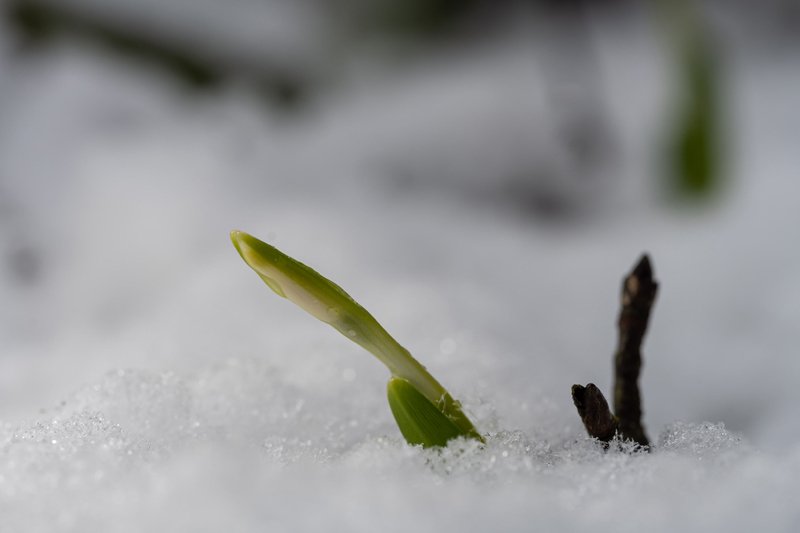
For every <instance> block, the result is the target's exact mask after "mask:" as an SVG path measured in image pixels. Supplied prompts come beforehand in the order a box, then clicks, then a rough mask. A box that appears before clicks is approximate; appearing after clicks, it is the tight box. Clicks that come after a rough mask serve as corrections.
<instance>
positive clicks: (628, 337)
mask: <svg viewBox="0 0 800 533" xmlns="http://www.w3.org/2000/svg"><path fill="white" fill-rule="evenodd" d="M657 292H658V283H657V282H656V281H655V280H654V279H653V270H652V268H651V266H650V259H649V258H648V257H647V255H643V256H642V258H641V259H640V260H639V262H638V263H637V264H636V266H635V267H634V269H633V271H631V273H630V274H628V275H627V276H626V277H625V279H624V280H623V281H622V307H621V309H620V313H619V319H618V320H617V327H618V332H619V336H618V341H617V349H616V353H615V355H614V411H615V413H616V416H615V415H614V414H612V413H611V411H610V409H609V407H608V402H607V401H606V399H605V397H604V396H603V394H602V393H601V392H600V389H598V388H597V387H596V386H594V385H593V384H591V383H590V384H589V385H587V386H586V387H582V386H580V385H573V387H572V399H573V401H574V403H575V407H576V408H577V409H578V414H579V415H580V417H581V420H582V421H583V424H584V426H585V427H586V431H587V432H588V433H589V435H591V436H592V437H595V438H597V439H599V440H602V441H604V442H608V441H609V440H611V439H612V438H613V437H614V435H615V434H617V433H618V434H619V435H620V436H621V437H622V438H624V439H629V440H633V441H635V442H637V443H639V444H641V445H642V446H647V445H649V440H648V439H647V435H646V433H645V431H644V426H643V425H642V407H641V403H642V400H641V394H640V392H639V373H640V371H641V368H642V353H641V347H642V341H643V340H644V335H645V333H646V332H647V325H648V322H649V320H650V311H651V310H652V307H653V303H654V302H655V299H656V294H657Z"/></svg>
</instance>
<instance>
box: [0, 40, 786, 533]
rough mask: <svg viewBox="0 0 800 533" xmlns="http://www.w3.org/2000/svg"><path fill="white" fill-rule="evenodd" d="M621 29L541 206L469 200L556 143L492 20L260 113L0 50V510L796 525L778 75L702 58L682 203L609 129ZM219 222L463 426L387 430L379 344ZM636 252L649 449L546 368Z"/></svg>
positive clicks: (120, 69)
mask: <svg viewBox="0 0 800 533" xmlns="http://www.w3.org/2000/svg"><path fill="white" fill-rule="evenodd" d="M627 38H628V39H634V41H635V42H637V46H630V44H629V41H625V39H622V38H621V37H619V35H617V36H616V37H614V38H611V37H609V38H607V39H606V40H604V41H602V43H603V47H601V56H602V60H603V62H604V69H606V72H609V73H611V75H609V76H608V80H607V83H608V84H609V87H608V91H607V94H608V95H609V99H610V101H609V106H610V107H609V109H610V110H611V114H610V117H611V120H612V121H613V123H614V126H615V127H616V128H617V129H618V131H619V133H620V143H621V153H622V158H621V162H620V163H619V165H620V168H619V169H618V171H617V173H616V174H617V177H616V180H615V181H613V182H612V183H611V184H610V185H609V187H611V191H612V192H613V194H610V195H608V196H609V197H610V198H611V199H609V198H608V197H607V198H605V199H604V200H603V201H601V202H600V204H601V205H602V206H604V207H603V208H602V209H598V210H596V211H592V210H587V211H582V212H581V214H579V215H578V216H577V217H576V219H575V220H573V221H572V222H568V223H566V224H563V225H558V224H556V225H548V224H542V223H539V222H537V221H536V220H535V219H533V220H532V219H529V218H526V217H524V216H523V215H521V214H520V212H519V211H517V210H513V209H512V210H511V211H509V210H506V209H503V206H502V205H498V204H502V202H503V200H502V198H501V197H498V198H500V199H498V198H490V201H488V202H484V201H483V199H484V198H485V197H486V196H487V195H489V193H488V192H487V190H488V189H486V188H485V187H487V185H485V184H486V183H487V182H486V180H487V179H488V180H490V182H491V180H493V179H496V180H501V182H502V180H503V179H506V178H508V168H509V167H510V166H513V165H512V163H513V164H514V165H519V166H523V167H524V166H525V165H532V166H535V165H538V164H539V163H541V165H542V166H550V167H554V168H557V167H558V166H559V165H560V164H561V163H559V161H560V159H559V158H560V157H561V155H558V154H556V155H555V156H553V157H555V158H556V159H555V160H553V159H549V157H551V155H552V154H551V151H550V150H548V149H547V146H549V145H550V144H551V143H553V142H554V141H553V139H552V138H548V134H547V133H546V132H547V129H546V128H543V129H542V130H525V128H524V124H525V122H526V121H530V122H532V123H535V122H536V121H537V117H542V121H543V124H547V122H546V121H547V116H548V113H547V109H546V106H544V105H543V104H540V103H537V102H538V100H537V98H536V97H535V96H533V97H531V99H530V101H529V100H527V99H526V98H527V96H530V95H536V94H540V93H541V91H542V88H541V87H540V86H538V85H537V84H538V83H540V82H539V81H538V80H539V78H538V77H537V76H536V75H526V74H524V72H525V70H524V68H523V67H522V65H523V63H524V59H521V58H524V57H525V55H524V53H522V52H521V50H520V48H519V46H517V45H516V44H514V43H511V44H509V45H507V46H499V47H496V48H493V49H491V50H488V51H485V52H481V53H480V54H479V55H478V56H470V57H469V58H464V60H458V58H455V59H452V60H446V61H442V60H440V59H437V58H436V57H433V58H432V59H430V60H429V63H430V64H428V65H426V66H424V68H416V69H411V70H410V71H409V72H406V73H405V75H404V76H396V75H391V74H390V73H387V72H384V71H382V70H381V69H380V68H372V67H364V68H363V69H362V70H360V71H359V73H358V75H355V76H353V78H352V79H351V80H349V81H345V82H342V83H343V85H347V84H348V83H349V84H350V86H348V87H340V88H339V89H338V90H337V91H333V92H332V93H331V94H329V95H328V96H327V97H326V98H323V99H322V101H321V102H319V103H318V104H316V106H315V108H314V110H313V111H311V112H309V113H308V114H307V115H305V116H303V117H302V118H301V119H299V120H297V121H296V122H294V123H292V124H287V123H286V122H285V119H284V118H281V117H279V116H272V115H271V114H270V113H269V112H265V111H264V108H263V107H262V105H261V104H260V103H259V101H258V99H257V98H256V97H254V96H252V95H250V94H248V93H247V91H246V90H243V89H240V88H230V89H228V90H224V91H222V92H218V93H214V94H212V95H207V96H202V95H189V94H187V93H185V92H184V91H183V90H181V89H180V88H178V87H176V86H175V85H174V84H171V83H170V82H168V81H164V80H163V79H161V78H160V77H157V75H156V74H152V73H150V72H149V71H148V70H146V69H132V68H131V67H129V66H127V65H125V64H119V63H116V62H115V61H114V60H113V59H110V58H109V57H107V56H104V55H103V54H101V53H98V52H95V51H93V50H91V49H87V48H84V47H82V46H81V45H78V44H69V43H68V44H64V45H62V46H60V47H58V48H55V49H53V50H51V51H50V52H48V53H46V54H41V55H38V56H31V57H28V58H27V59H26V60H24V61H23V60H20V59H19V57H18V56H13V55H11V54H10V53H5V54H3V56H2V59H0V84H1V90H0V116H2V117H3V120H2V122H1V123H0V216H2V226H0V256H2V257H3V260H4V262H5V263H4V266H3V268H4V270H3V274H2V275H0V301H2V302H3V305H2V307H0V420H3V422H2V423H0V531H3V532H6V531H7V532H49V533H52V532H67V531H76V532H77V531H82V532H85V531H103V532H133V531H192V532H203V531H209V532H211V531H274V532H283V531H286V532H292V531H342V532H345V531H348V532H352V531H364V532H366V531H370V532H374V531H385V532H392V531H415V532H428V531H430V532H434V531H460V532H469V531H476V532H478V531H595V532H604V531H608V532H611V531H614V532H627V531H630V532H634V531H636V532H638V531H652V532H659V531H663V532H675V531H705V532H707V531H726V532H737V531H742V532H744V531H748V532H751V531H770V532H791V531H797V530H798V528H799V527H800V507H798V505H797V501H798V497H800V423H798V418H797V413H796V398H797V394H796V391H797V387H796V380H797V378H798V376H800V358H798V357H797V327H796V324H797V317H798V316H800V314H799V313H800V307H799V306H800V303H799V302H800V246H798V228H800V209H797V205H798V204H797V199H798V198H799V197H800V180H797V179H796V178H797V175H796V174H797V168H800V164H799V163H800V160H798V152H797V150H796V141H797V139H798V138H800V131H798V129H797V128H798V124H800V106H798V105H797V94H798V91H797V88H798V87H800V75H799V74H798V73H800V71H799V70H798V69H796V68H794V69H792V68H786V65H785V64H784V63H782V62H781V61H782V60H781V58H780V57H778V58H772V60H771V61H761V58H755V59H754V58H752V57H748V56H746V55H744V56H740V57H738V58H737V61H732V62H731V68H730V69H729V70H728V75H729V76H730V80H729V84H728V86H729V87H730V88H731V90H730V94H729V95H728V97H729V100H730V101H729V105H730V107H731V109H732V114H731V120H732V123H733V124H734V126H735V127H733V126H732V127H731V137H732V138H731V143H732V146H735V147H736V149H735V150H732V151H731V152H730V155H731V157H732V160H733V163H732V168H731V169H730V174H731V176H732V178H731V180H730V181H729V182H728V183H727V187H726V189H725V191H724V195H723V197H722V198H721V199H720V201H719V202H718V203H717V204H715V205H714V206H713V207H711V208H709V209H706V210H697V211H692V210H689V211H685V212H683V211H680V210H675V209H672V208H667V207H664V206H663V205H659V204H658V203H657V202H656V201H655V200H654V195H653V194H652V193H653V187H654V186H653V184H654V183H655V179H654V178H653V177H652V176H653V175H654V172H655V171H654V169H653V168H651V167H648V166H647V165H646V164H645V162H644V159H645V157H644V156H643V155H642V154H643V153H644V152H646V149H647V147H648V146H650V145H648V144H647V143H648V142H653V135H652V132H653V131H656V130H657V125H658V124H659V122H658V121H659V118H660V117H659V116H658V113H657V112H656V111H654V110H658V109H664V106H665V102H666V100H667V95H666V94H665V91H666V89H664V87H665V85H666V84H664V83H662V81H663V79H664V76H665V73H664V65H663V61H662V62H661V63H660V62H659V57H660V56H659V55H658V54H657V53H656V52H655V46H654V44H653V43H652V42H649V41H648V40H647V39H644V38H643V37H642V36H641V35H632V36H628V37H627ZM637 39H638V41H636V40H637ZM3 42H5V40H4V41H3ZM6 52H8V50H6ZM795 65H796V63H795ZM520 72H522V74H520ZM633 81H635V83H634V82H633ZM526 95H527V96H526ZM792 102H793V104H794V105H787V103H792ZM528 104H530V105H531V107H530V108H528V107H526V106H527V105H528ZM519 109H530V111H525V112H518V110H519ZM528 113H529V114H528ZM490 117H494V118H490ZM497 117H499V118H497ZM521 130H524V131H526V132H527V133H525V136H524V137H522V140H520V131H521ZM531 131H533V132H537V131H544V132H545V133H542V134H539V133H537V134H536V135H533V134H532V133H530V132H531ZM537 136H541V139H539V137H537ZM645 139H647V141H645ZM528 145H531V146H528ZM460 150H464V151H465V152H466V153H467V154H468V159H466V160H460V161H461V162H453V165H454V166H452V167H450V166H448V165H449V163H448V161H449V160H450V157H451V156H450V155H447V156H446V157H445V156H442V154H453V155H452V157H453V158H454V159H455V154H458V153H459V152H460ZM481 150H484V151H483V152H482V151H481ZM484 156H485V157H484ZM473 160H474V161H475V162H476V163H475V164H474V165H473V164H470V163H469V161H473ZM464 161H467V163H464ZM397 168H402V169H403V173H404V174H403V175H404V176H407V175H409V173H410V174H413V175H414V176H415V180H416V181H417V182H419V183H422V184H423V185H422V189H420V188H418V187H416V186H412V187H408V188H404V187H405V186H404V185H403V184H402V183H403V179H401V180H399V181H398V179H397V172H396V169H397ZM437 179H438V180H439V181H437ZM581 187H582V185H580V184H579V183H576V184H570V185H569V189H570V190H569V191H567V192H568V193H569V194H571V195H577V196H580V195H581V194H588V195H591V194H594V191H595V189H594V185H587V186H586V187H587V188H586V189H584V190H583V191H582V190H581ZM452 191H455V192H452ZM470 198H472V199H474V201H473V200H470ZM234 228H237V229H242V230H246V231H249V232H252V233H253V234H254V235H257V236H259V237H261V238H264V239H266V240H269V241H270V242H272V243H274V244H275V245H276V246H278V247H280V248H281V249H282V250H284V251H285V252H287V253H288V254H290V255H292V256H295V257H297V258H299V259H300V260H302V261H304V262H306V263H307V264H309V265H311V266H313V267H315V268H317V269H318V270H319V271H321V272H322V273H323V274H324V275H326V276H328V277H330V278H331V279H333V280H335V281H336V282H337V283H339V284H340V285H341V286H343V287H344V288H345V289H346V290H347V291H348V292H350V293H351V294H352V295H353V296H354V297H355V298H356V299H357V300H359V301H360V302H361V303H362V304H363V305H364V306H365V307H367V308H368V309H369V310H370V311H372V312H373V314H374V315H375V316H376V317H377V318H378V320H379V321H381V323H382V324H384V325H385V326H386V328H387V329H388V330H389V331H390V332H391V333H392V334H393V335H394V336H395V337H396V338H397V339H398V340H399V341H400V342H401V343H402V344H404V345H405V346H407V347H408V348H409V349H410V351H411V352H412V353H414V354H415V355H416V356H417V357H418V358H419V359H420V360H421V361H422V362H423V363H424V364H425V365H426V366H427V367H428V368H429V369H430V370H431V372H432V373H433V374H434V375H435V376H437V377H438V378H440V380H441V381H442V382H443V383H444V385H445V386H446V387H448V389H449V390H450V391H451V392H452V393H453V394H454V396H455V397H457V398H459V399H461V400H462V402H463V403H464V405H465V407H466V409H467V411H468V412H469V413H470V414H471V416H472V417H473V420H474V422H475V423H476V425H477V426H478V427H479V429H481V430H482V431H483V432H484V433H486V434H487V443H486V445H485V446H479V445H477V444H476V443H474V442H468V441H455V442H451V444H450V445H449V446H448V447H447V448H446V449H441V450H422V449H420V448H414V447H410V446H408V445H407V444H405V442H404V441H403V440H402V438H401V437H400V435H399V432H398V431H397V428H396V427H395V425H394V423H393V421H392V419H391V415H390V413H389V409H388V406H387V404H386V400H385V397H384V395H385V390H384V386H385V381H386V379H387V378H388V376H387V375H386V373H385V371H384V369H383V367H382V366H381V365H380V364H379V363H378V362H377V361H375V360H374V359H373V358H372V357H371V356H369V355H368V354H366V353H365V352H363V351H362V350H360V349H359V348H358V347H356V346H355V345H353V344H351V343H349V342H348V341H347V340H346V339H343V338H341V337H340V336H339V335H338V334H337V333H336V332H334V331H333V330H332V329H330V328H328V327H326V326H325V325H323V324H320V323H318V322H316V321H314V320H313V319H312V318H310V317H308V316H307V315H305V314H304V313H302V312H301V311H300V310H298V309H296V308H294V307H293V306H291V305H290V304H289V303H287V302H286V301H283V300H281V299H279V298H277V297H275V296H274V295H273V294H272V293H270V292H269V291H268V290H267V288H266V287H263V286H262V284H261V282H260V281H259V280H258V279H257V277H256V276H254V275H253V274H252V272H250V271H249V270H248V269H247V268H246V266H245V265H244V264H243V263H242V262H241V260H240V259H239V258H238V256H237V254H236V253H235V251H234V249H233V247H232V246H231V245H230V243H229V242H228V236H227V235H228V231H229V230H231V229H234ZM643 250H647V251H649V252H650V253H651V256H652V257H653V260H654V265H655V273H656V277H657V278H658V279H659V281H660V282H661V293H660V295H659V299H658V301H657V303H656V306H655V309H654V314H653V318H652V326H651V331H650V333H649V335H648V337H647V339H646V342H645V347H644V353H645V367H644V370H643V377H642V387H643V395H644V409H645V422H646V426H647V429H648V431H649V433H650V435H651V438H652V439H653V440H654V442H655V445H654V448H653V450H652V452H650V453H647V452H642V451H641V450H635V449H630V448H629V447H628V446H627V445H626V444H624V443H613V444H612V445H611V447H610V449H609V450H608V451H606V450H604V449H603V448H602V447H601V446H600V445H599V444H597V443H596V442H593V441H591V440H590V439H588V438H587V437H586V436H585V434H584V432H583V429H582V428H581V426H580V422H579V420H578V417H577V414H576V413H575V410H574V407H573V406H572V405H571V400H570V396H569V391H570V386H571V385H572V384H573V383H586V382H589V381H594V382H596V383H598V385H599V386H600V387H601V388H602V389H603V390H605V391H608V388H609V382H610V358H611V351H612V349H613V345H614V335H615V332H614V319H615V313H616V311H617V306H618V290H619V281H620V280H621V278H622V276H623V274H624V273H625V272H626V271H627V269H629V268H630V267H631V266H632V265H633V263H634V261H635V260H636V259H637V257H638V254H640V253H641V252H642V251H643ZM676 420H678V421H680V422H676Z"/></svg>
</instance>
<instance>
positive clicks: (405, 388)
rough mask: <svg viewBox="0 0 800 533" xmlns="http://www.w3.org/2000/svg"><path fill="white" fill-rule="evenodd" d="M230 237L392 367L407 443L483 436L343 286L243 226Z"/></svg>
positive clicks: (306, 305) (298, 297)
mask: <svg viewBox="0 0 800 533" xmlns="http://www.w3.org/2000/svg"><path fill="white" fill-rule="evenodd" d="M231 240H232V241H233V245H234V246H235V247H236V250H237V251H238V252H239V255H241V256H242V259H244V262H245V263H247V264H248V266H250V268H252V269H253V270H254V271H255V272H256V274H258V275H259V277H260V278H261V279H262V280H263V281H264V283H266V284H267V286H268V287H269V288H270V289H272V290H273V291H274V292H275V293H276V294H277V295H278V296H281V297H283V298H286V299H287V300H290V301H292V302H293V303H295V304H296V305H298V306H299V307H301V308H302V309H303V310H305V311H306V312H307V313H309V314H310V315H312V316H314V317H315V318H317V319H319V320H321V321H322V322H325V323H326V324H329V325H331V326H333V327H334V328H335V329H336V330H338V331H339V332H340V333H341V334H342V335H344V336H345V337H347V338H348V339H350V340H352V341H353V342H355V343H356V344H358V345H359V346H361V347H362V348H364V349H365V350H367V351H368V352H370V353H371V354H372V355H374V356H375V357H377V358H378V360H380V361H381V362H382V363H383V364H384V365H386V367H387V368H388V369H389V372H390V373H391V377H390V378H389V383H388V384H387V394H388V398H389V407H390V408H391V410H392V414H393V415H394V418H395V421H396V422H397V425H398V427H399V428H400V432H401V433H402V434H403V437H405V439H406V440H407V441H408V442H409V443H410V444H414V445H422V446H425V447H429V446H443V445H445V444H446V443H447V441H449V440H450V439H453V438H455V437H460V436H463V437H468V438H474V439H477V440H480V441H483V438H482V437H481V435H480V434H479V433H478V431H477V430H476V429H475V426H473V424H472V422H470V420H469V418H467V415H465V414H464V411H463V410H462V409H461V404H460V403H459V402H458V401H457V400H455V399H453V397H452V396H451V395H450V393H449V392H447V390H446V389H445V388H444V387H443V386H442V385H441V384H440V383H439V382H438V381H436V379H435V378H434V377H433V376H432V375H431V374H430V373H429V372H428V371H427V370H426V369H425V367H424V366H422V365H421V364H420V363H419V361H417V360H416V359H414V357H412V356H411V354H410V353H409V352H408V350H406V349H405V348H403V347H402V346H401V345H400V344H399V343H398V342H397V341H396V340H394V338H392V336H391V335H389V333H388V332H387V331H386V330H385V329H384V328H383V327H382V326H381V325H380V324H379V323H378V321H377V320H375V318H374V317H373V316H372V315H371V314H370V313H369V312H368V311H367V310H366V309H364V308H363V307H361V305H359V304H358V302H356V301H355V300H353V298H351V297H350V295H348V294H347V293H346V292H345V291H344V290H343V289H342V288H341V287H339V286H338V285H336V284H335V283H333V282H332V281H330V280H329V279H327V278H325V277H323V276H322V275H320V274H319V273H317V272H316V271H314V270H313V269H311V268H309V267H308V266H306V265H304V264H303V263H301V262H299V261H296V260H294V259H292V258H291V257H289V256H288V255H286V254H284V253H282V252H281V251H280V250H278V249H276V248H275V247H273V246H270V245H269V244H267V243H265V242H263V241H260V240H259V239H256V238H255V237H253V236H252V235H249V234H247V233H245V232H243V231H232V232H231Z"/></svg>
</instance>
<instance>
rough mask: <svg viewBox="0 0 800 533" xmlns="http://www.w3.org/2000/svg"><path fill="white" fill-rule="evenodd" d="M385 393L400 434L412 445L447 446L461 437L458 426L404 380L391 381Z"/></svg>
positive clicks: (394, 379) (395, 379) (393, 379)
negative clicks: (451, 440) (448, 442)
mask: <svg viewBox="0 0 800 533" xmlns="http://www.w3.org/2000/svg"><path fill="white" fill-rule="evenodd" d="M386 391H387V395H388V397H389V407H390V408H391V409H392V414H393V415H394V419H395V421H396V422H397V426H398V427H399V428H400V433H402V434H403V437H405V439H406V440H407V441H408V442H409V444H421V445H422V446H424V447H426V448H427V447H429V446H444V445H445V444H447V441H449V440H450V439H454V438H456V437H459V436H461V435H462V433H461V430H459V429H458V426H456V425H455V424H454V423H453V422H452V421H451V420H450V419H449V418H447V417H446V416H445V415H444V414H443V413H442V412H441V411H440V410H439V408H438V407H436V406H435V405H433V404H432V403H431V402H430V401H429V400H428V399H427V398H426V397H425V396H423V395H422V394H420V393H419V391H417V389H415V388H414V386H413V385H412V384H411V383H409V382H408V381H406V380H405V379H402V378H392V379H390V380H389V383H388V384H387V386H386Z"/></svg>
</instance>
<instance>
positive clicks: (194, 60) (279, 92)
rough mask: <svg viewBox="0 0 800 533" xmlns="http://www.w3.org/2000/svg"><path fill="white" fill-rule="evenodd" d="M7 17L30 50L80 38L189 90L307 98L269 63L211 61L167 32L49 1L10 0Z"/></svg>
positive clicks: (279, 99)
mask: <svg viewBox="0 0 800 533" xmlns="http://www.w3.org/2000/svg"><path fill="white" fill-rule="evenodd" d="M2 9H3V10H4V11H5V12H4V13H3V15H4V16H5V17H6V18H7V19H8V21H9V22H10V24H11V26H12V27H13V28H14V29H15V30H16V31H17V32H18V33H19V34H20V36H21V37H22V42H23V44H24V45H25V46H27V47H28V48H36V47H41V46H42V45H45V44H47V43H48V42H49V41H51V40H53V39H55V38H58V37H61V36H70V37H78V38H80V39H84V40H87V41H89V42H91V43H94V44H96V45H98V46H100V47H102V48H104V49H106V50H109V51H112V52H115V53H117V54H120V55H123V56H126V57H130V58H135V59H139V60H144V61H146V62H148V63H150V64H152V65H157V66H160V67H161V68H162V69H164V70H165V71H166V72H168V73H170V74H172V75H173V76H175V77H176V78H178V79H179V80H182V81H183V82H185V83H187V84H188V85H190V86H192V87H194V88H198V89H203V88H211V87H214V86H216V85H218V84H219V83H220V82H222V81H224V80H225V79H227V78H237V79H246V80H249V81H251V82H252V83H253V84H254V85H255V86H256V87H257V88H258V89H259V90H260V92H262V93H263V94H265V95H266V96H267V97H268V99H269V100H270V101H271V102H273V103H275V104H278V105H281V106H291V105H294V104H297V103H298V102H299V101H300V100H301V98H302V96H303V94H304V88H305V87H304V83H303V80H301V79H299V78H298V77H297V76H296V75H295V74H293V73H291V72H289V71H287V69H282V68H279V67H277V66H270V65H269V64H267V61H266V60H265V61H264V64H259V65H247V64H235V62H231V61H228V62H225V61H221V60H220V59H219V58H215V57H212V56H211V55H210V54H208V53H207V52H205V51H204V49H203V48H202V47H198V46H192V44H191V43H188V42H181V41H180V39H179V38H177V37H176V36H174V35H170V34H168V33H166V32H164V33H162V34H159V33H158V32H143V31H140V28H138V27H137V26H136V25H133V24H127V23H125V21H122V22H120V21H118V20H112V19H111V18H109V17H104V16H100V15H96V14H94V13H92V12H91V11H89V10H80V9H75V8H74V7H72V6H70V5H69V4H67V5H64V4H60V3H58V2H53V1H48V0H10V1H9V2H7V3H6V4H5V5H4V6H2Z"/></svg>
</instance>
